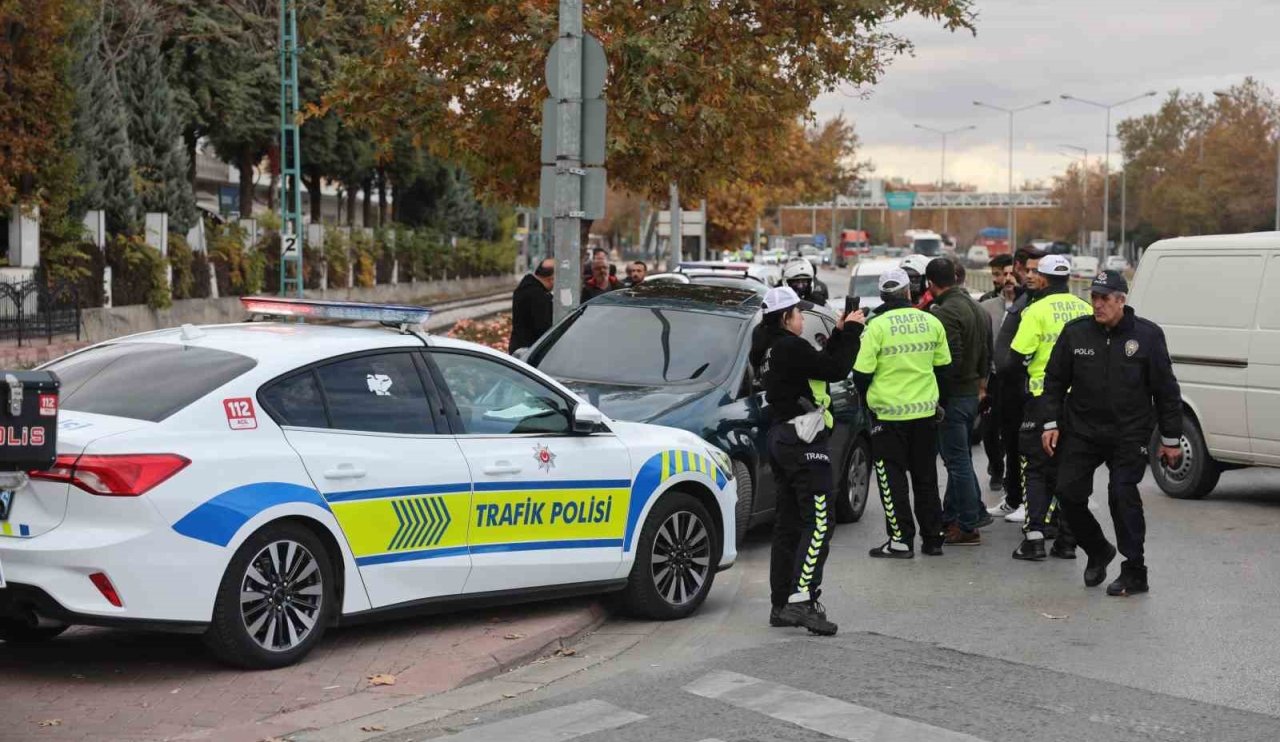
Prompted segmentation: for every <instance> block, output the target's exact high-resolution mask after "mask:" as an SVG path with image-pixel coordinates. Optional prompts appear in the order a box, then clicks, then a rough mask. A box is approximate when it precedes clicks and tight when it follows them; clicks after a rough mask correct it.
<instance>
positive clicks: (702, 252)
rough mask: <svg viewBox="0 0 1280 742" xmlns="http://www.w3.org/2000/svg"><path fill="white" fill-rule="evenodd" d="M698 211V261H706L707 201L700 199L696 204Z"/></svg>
mask: <svg viewBox="0 0 1280 742" xmlns="http://www.w3.org/2000/svg"><path fill="white" fill-rule="evenodd" d="M698 211H699V212H700V213H701V214H702V234H701V235H699V236H698V260H706V259H707V199H705V198H704V199H702V201H701V202H700V203H699V204H698Z"/></svg>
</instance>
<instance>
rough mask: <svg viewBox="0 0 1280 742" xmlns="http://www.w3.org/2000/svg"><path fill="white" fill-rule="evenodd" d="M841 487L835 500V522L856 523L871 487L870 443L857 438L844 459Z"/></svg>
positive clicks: (863, 510) (864, 509)
mask: <svg viewBox="0 0 1280 742" xmlns="http://www.w3.org/2000/svg"><path fill="white" fill-rule="evenodd" d="M841 481H842V483H843V489H842V491H841V492H840V497H839V498H838V499H837V500H836V522H837V523H857V522H858V521H859V520H861V519H862V514H863V513H864V512H866V509H867V494H868V492H869V491H870V488H871V444H869V443H867V441H866V440H865V439H863V438H859V439H858V440H857V442H855V443H854V444H853V450H851V451H850V452H849V455H848V457H847V458H846V459H845V473H844V477H842V479H841Z"/></svg>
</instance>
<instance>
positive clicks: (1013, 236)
mask: <svg viewBox="0 0 1280 742" xmlns="http://www.w3.org/2000/svg"><path fill="white" fill-rule="evenodd" d="M1052 102H1053V101H1049V100H1042V101H1036V102H1035V103H1029V104H1027V105H1025V106H1022V107H1020V108H1004V107H1002V106H993V105H991V104H990V103H983V102H982V101H977V100H975V101H974V102H973V105H975V106H978V107H980V108H990V109H991V110H993V111H999V112H1001V113H1006V114H1008V115H1009V251H1010V252H1011V253H1012V252H1014V251H1016V250H1017V249H1018V248H1017V242H1018V223H1017V221H1016V220H1015V218H1014V215H1013V116H1014V114H1017V113H1022V112H1023V111H1028V110H1030V109H1032V108H1039V107H1040V106H1047V105H1049V104H1050V103H1052Z"/></svg>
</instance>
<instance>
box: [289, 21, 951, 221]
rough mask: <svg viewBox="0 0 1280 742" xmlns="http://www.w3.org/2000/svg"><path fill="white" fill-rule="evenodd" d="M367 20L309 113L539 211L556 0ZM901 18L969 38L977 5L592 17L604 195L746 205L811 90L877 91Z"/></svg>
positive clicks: (903, 43) (903, 46)
mask: <svg viewBox="0 0 1280 742" xmlns="http://www.w3.org/2000/svg"><path fill="white" fill-rule="evenodd" d="M373 7H374V15H375V20H374V22H371V23H370V24H369V29H370V33H371V37H372V41H373V46H374V49H375V51H374V53H372V54H370V55H368V56H366V57H364V58H361V59H353V60H350V62H349V63H348V64H347V66H346V67H345V68H344V71H343V74H342V76H341V77H340V79H339V82H338V86H337V88H336V89H335V90H334V91H333V92H332V94H331V95H330V96H329V97H328V99H327V101H326V105H325V106H321V107H318V108H317V110H315V111H313V113H314V114H319V113H321V112H323V111H324V110H328V109H330V108H336V109H337V110H340V111H342V112H343V115H344V116H346V117H348V118H349V119H351V120H353V121H355V122H357V123H358V125H359V126H361V127H362V128H365V129H368V130H369V131H371V132H373V133H374V134H375V135H376V136H378V137H379V138H380V139H381V140H382V141H383V142H384V143H388V142H390V141H392V140H393V139H394V138H395V137H396V136H397V135H398V134H400V133H402V132H405V131H408V132H413V133H414V136H415V137H417V138H418V139H419V141H420V142H422V143H423V144H425V145H426V146H428V147H429V148H430V150H431V152H432V153H433V154H435V155H437V156H440V157H444V158H446V159H450V160H453V161H456V162H460V163H462V164H464V165H465V166H466V167H467V168H468V170H469V171H470V173H471V175H472V177H473V179H474V182H475V184H476V187H477V188H478V189H479V190H480V191H481V192H483V193H485V194H488V195H489V196H490V197H492V198H495V199H499V200H509V201H524V202H529V201H531V200H533V196H534V195H535V193H536V189H537V187H538V182H539V177H538V173H539V167H540V163H539V162H538V157H537V154H536V153H537V152H538V151H539V142H540V138H541V126H542V121H541V110H542V100H543V99H544V98H545V97H546V96H547V91H546V86H545V84H544V79H543V78H544V74H545V73H544V63H545V59H546V55H547V50H548V49H550V47H551V44H552V42H554V41H555V38H556V35H557V28H558V27H557V16H556V13H557V9H558V2H557V0H523V1H522V2H508V3H492V2H477V1H476V0H382V1H381V2H380V3H379V2H375V3H373ZM909 13H915V14H919V15H923V16H925V17H929V18H933V19H936V20H938V21H939V22H940V23H942V24H943V25H945V26H947V27H949V28H952V29H968V28H970V27H971V25H970V24H971V22H972V2H971V0H878V1H877V2H868V0H789V1H788V2H779V1H776V0H756V1H755V2H719V1H714V0H695V1H692V2H684V3H637V2H631V1H630V0H627V1H623V0H606V1H605V2H597V3H590V4H588V5H587V6H586V7H585V8H584V14H585V25H586V28H587V29H588V31H590V32H591V33H593V34H595V35H596V36H597V37H598V38H599V39H600V40H601V42H602V43H603V45H604V48H605V53H606V56H607V58H608V62H609V81H608V83H607V85H606V89H605V97H606V99H607V100H608V104H609V112H608V138H607V145H606V146H607V167H608V171H609V178H610V181H611V183H613V184H616V185H617V186H618V187H620V188H623V189H625V190H628V191H631V192H634V193H637V194H640V195H642V196H647V197H650V198H652V199H653V200H660V199H661V198H662V197H663V194H665V193H666V190H667V187H668V184H669V183H671V182H673V181H674V182H676V183H677V184H678V185H679V186H680V189H681V192H682V193H683V194H686V195H687V196H689V197H690V198H699V197H702V196H710V197H711V198H713V199H714V198H715V194H716V192H717V190H718V189H719V190H720V191H721V192H726V193H729V194H731V196H732V197H733V198H743V197H744V194H746V195H745V197H746V198H753V196H750V195H749V193H750V192H751V191H754V190H755V189H757V188H758V187H760V184H763V183H765V182H767V181H772V180H773V179H772V178H770V177H765V176H766V175H767V173H764V172H763V171H764V170H765V169H767V168H772V167H775V166H776V167H781V168H783V169H786V168H788V167H791V163H787V162H780V163H762V162H761V161H762V160H766V159H768V158H770V157H772V156H773V153H784V152H786V151H787V149H788V147H789V146H790V144H791V143H792V142H793V141H794V137H795V136H796V129H797V126H796V123H795V122H798V121H801V120H803V119H805V117H807V116H808V114H809V109H810V105H811V104H812V103H813V101H814V99H815V98H816V97H817V96H818V95H819V94H820V93H822V92H824V91H829V90H832V89H834V88H835V87H837V86H839V85H843V84H851V85H868V84H872V83H874V82H875V81H876V80H877V79H878V78H879V76H880V73H881V72H882V71H883V69H884V66H885V65H886V64H887V63H888V62H889V61H890V60H891V59H892V58H893V57H894V56H895V55H898V54H902V53H905V52H908V51H909V50H910V49H911V46H910V42H909V41H907V40H906V39H905V38H903V37H901V36H899V35H897V34H895V33H893V32H891V31H890V30H887V27H886V24H887V23H888V22H889V21H892V20H894V19H897V18H900V17H902V16H904V15H906V14H909ZM828 197H829V196H828ZM766 200H767V199H766ZM738 221H740V219H735V223H736V222H738ZM753 221H754V217H753ZM733 228H734V229H737V227H736V226H735V227H733Z"/></svg>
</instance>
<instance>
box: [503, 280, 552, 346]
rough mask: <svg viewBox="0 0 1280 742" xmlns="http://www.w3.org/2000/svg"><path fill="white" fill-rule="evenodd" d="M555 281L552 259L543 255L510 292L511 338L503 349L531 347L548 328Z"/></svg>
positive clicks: (549, 327) (549, 326)
mask: <svg viewBox="0 0 1280 742" xmlns="http://www.w3.org/2000/svg"><path fill="white" fill-rule="evenodd" d="M555 282H556V261H555V259H554V258H543V259H542V260H541V261H540V262H539V263H538V267H537V268H535V269H534V271H533V272H532V273H529V274H526V275H525V277H524V278H523V279H521V280H520V285H519V286H516V290H515V291H513V292H512V293H511V339H510V340H509V341H508V342H507V352H508V353H515V352H516V351H517V350H520V349H521V348H528V347H531V346H532V345H533V344H534V343H536V342H538V338H540V337H542V335H543V333H545V332H546V331H547V330H550V329H551V315H552V304H551V287H552V286H554V285H555Z"/></svg>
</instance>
